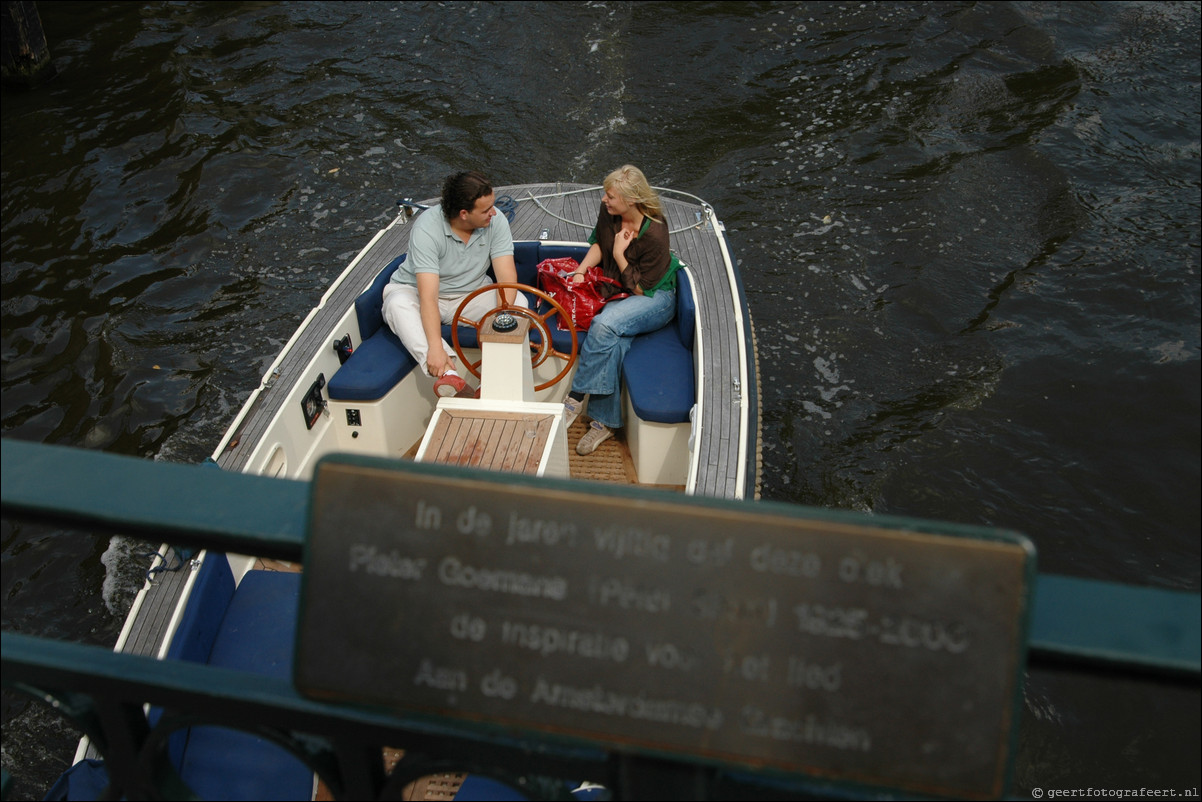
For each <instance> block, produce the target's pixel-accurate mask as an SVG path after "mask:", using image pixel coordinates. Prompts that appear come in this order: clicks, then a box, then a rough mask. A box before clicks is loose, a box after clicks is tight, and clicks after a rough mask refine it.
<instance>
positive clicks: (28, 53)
mask: <svg viewBox="0 0 1202 802" xmlns="http://www.w3.org/2000/svg"><path fill="white" fill-rule="evenodd" d="M56 74H57V71H56V70H55V68H54V62H52V61H51V60H50V48H49V47H47V46H46V34H45V33H44V32H43V31H42V19H41V17H39V16H38V9H37V5H36V4H35V3H34V2H33V0H4V3H3V10H2V13H0V79H3V81H4V83H5V84H8V85H12V86H20V87H25V88H32V87H34V86H37V85H39V84H41V83H44V82H46V81H49V80H50V79H51V78H53V77H54V76H55V75H56Z"/></svg>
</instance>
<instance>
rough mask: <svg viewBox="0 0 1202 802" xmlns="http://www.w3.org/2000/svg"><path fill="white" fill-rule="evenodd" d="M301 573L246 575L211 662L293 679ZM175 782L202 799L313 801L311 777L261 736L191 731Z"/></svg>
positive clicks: (218, 730)
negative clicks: (293, 655) (178, 776)
mask: <svg viewBox="0 0 1202 802" xmlns="http://www.w3.org/2000/svg"><path fill="white" fill-rule="evenodd" d="M299 604H300V574H294V573H286V572H275V571H250V572H248V573H247V574H246V576H245V577H243V579H242V582H241V583H240V584H239V585H238V589H237V591H236V592H235V593H234V597H233V599H232V600H231V601H230V606H229V608H228V609H227V610H226V614H225V619H224V620H223V621H222V623H221V631H220V632H219V633H218V635H217V639H216V641H215V642H214V644H213V651H212V653H211V654H210V655H209V664H210V665H215V666H221V667H223V668H232V669H237V670H241V671H247V672H251V673H255V674H263V675H266V676H269V677H277V678H281V679H287V678H288V677H290V676H291V674H292V652H293V648H294V646H295V638H296V617H297V613H298V611H299ZM180 776H181V777H182V778H183V780H184V782H186V783H187V784H188V786H189V787H190V788H191V789H192V790H193V791H195V792H196V794H197V795H198V796H199V797H200V798H201V799H264V800H266V799H310V798H311V797H312V793H313V772H312V770H311V769H309V768H308V767H307V766H306V765H305V764H304V763H302V762H301V761H300V760H299V759H298V758H297V757H295V756H294V755H293V754H292V753H290V752H288V751H287V750H286V749H284V748H282V747H280V746H277V745H276V744H274V743H272V742H271V741H269V740H267V739H266V738H260V737H258V736H255V735H252V734H250V733H246V732H240V731H235V730H228V729H224V728H220V727H207V726H197V727H192V728H191V730H190V733H189V735H188V745H187V747H186V749H185V750H184V755H183V760H182V762H181V763H180Z"/></svg>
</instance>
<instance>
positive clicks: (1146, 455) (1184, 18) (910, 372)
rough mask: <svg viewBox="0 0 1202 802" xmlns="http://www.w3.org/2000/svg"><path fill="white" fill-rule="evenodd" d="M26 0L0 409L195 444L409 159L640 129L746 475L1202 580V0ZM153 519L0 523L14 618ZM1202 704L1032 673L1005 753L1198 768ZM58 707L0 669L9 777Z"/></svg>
mask: <svg viewBox="0 0 1202 802" xmlns="http://www.w3.org/2000/svg"><path fill="white" fill-rule="evenodd" d="M39 8H40V11H41V15H42V18H43V22H44V25H45V28H46V33H47V36H48V39H49V45H50V48H51V52H52V55H53V57H54V60H55V62H56V65H57V68H58V71H59V77H58V78H57V79H56V80H55V81H54V82H52V83H50V84H48V85H46V86H44V87H42V88H40V89H37V90H36V91H32V92H14V91H11V90H8V89H6V90H5V92H4V96H3V113H2V114H3V140H2V142H3V207H2V214H3V421H2V427H3V435H4V437H6V438H17V439H23V440H33V441H41V442H49V443H58V444H66V445H72V446H79V447H83V448H89V449H100V450H105V451H111V452H117V453H122V454H130V455H136V456H139V457H145V458H148V459H157V460H164V461H171V462H198V461H200V460H203V459H204V458H205V457H206V456H208V455H209V453H210V452H211V451H212V449H213V448H214V447H215V445H216V443H217V440H218V439H219V437H220V435H221V433H222V431H223V430H224V428H225V427H226V425H227V424H228V422H229V421H230V419H231V417H232V416H233V414H234V413H235V411H236V410H237V409H238V407H239V406H240V405H241V403H242V401H243V399H244V398H245V397H246V395H247V394H248V392H249V390H250V388H251V387H252V386H253V385H254V384H255V383H256V382H257V380H258V378H259V377H260V375H261V374H262V372H263V370H264V369H265V367H266V366H267V365H268V363H269V362H270V361H271V359H272V358H273V357H274V355H275V354H276V353H277V351H278V350H279V348H280V347H281V346H282V345H283V343H284V342H285V341H286V340H287V338H288V337H289V335H290V334H291V333H292V331H293V329H294V328H295V327H296V325H297V324H298V322H299V321H300V319H301V318H302V316H303V315H304V314H305V313H306V312H307V311H308V310H309V308H310V307H312V306H313V305H314V304H315V302H316V301H317V299H318V298H319V296H320V294H321V292H322V290H323V289H324V287H325V286H326V285H327V283H328V282H329V281H330V280H332V279H333V278H334V277H335V276H336V275H337V274H338V273H339V272H340V271H341V270H342V268H343V267H344V266H345V264H346V262H347V261H348V259H349V258H350V257H351V256H352V255H353V254H354V253H355V252H356V251H357V250H358V249H359V248H360V247H362V246H363V245H364V244H365V243H366V242H367V240H368V239H369V238H370V236H371V235H372V234H373V233H374V232H375V231H376V230H378V229H379V228H381V227H382V226H383V225H384V224H385V223H386V222H387V221H388V220H389V219H390V217H391V216H392V214H393V211H394V202H395V200H396V198H397V197H400V196H403V195H413V196H417V197H428V196H431V195H434V194H436V191H437V187H438V185H439V183H440V181H441V178H442V177H443V176H444V175H445V174H447V173H449V172H451V171H455V170H459V169H464V168H479V169H483V170H485V171H486V172H487V173H489V174H490V175H491V176H492V177H493V179H494V180H495V182H496V183H498V184H505V183H521V182H534V181H548V180H556V179H562V180H567V181H584V182H596V181H599V180H600V179H601V178H602V177H603V176H604V174H605V173H607V172H608V171H609V170H610V169H612V168H613V167H616V166H618V165H620V164H622V163H624V162H633V163H635V164H638V165H640V166H641V167H642V168H643V169H644V170H645V171H646V173H647V174H648V176H649V177H650V178H651V179H652V182H653V183H655V184H658V185H662V186H673V187H677V188H680V189H683V190H687V191H689V192H692V193H694V194H697V195H700V196H702V197H704V198H706V199H707V200H709V201H710V202H712V203H713V205H714V206H715V208H716V209H717V211H718V213H719V215H720V216H721V217H722V218H723V220H724V221H725V222H726V224H727V226H728V228H729V229H730V233H731V240H732V243H733V246H734V248H735V250H736V255H737V256H738V257H739V260H740V266H741V269H742V273H743V277H744V279H745V282H746V285H747V288H748V292H749V293H750V301H751V307H752V311H753V314H754V316H755V319H756V323H757V329H758V334H759V349H760V358H761V370H762V393H763V425H764V478H765V481H764V496H765V497H767V498H770V499H774V500H779V501H784V502H790V503H796V504H801V505H811V506H816V507H825V508H839V509H850V510H858V511H863V512H871V513H879V514H885V513H888V514H891V515H906V516H915V517H920V518H929V519H937V520H942V521H952V522H958V523H965V524H978V525H985V526H995V527H1004V528H1008V529H1014V530H1018V531H1020V532H1023V533H1025V534H1026V535H1028V536H1029V537H1030V538H1031V539H1032V540H1033V542H1034V543H1035V544H1036V547H1037V549H1038V553H1039V565H1040V569H1041V570H1042V571H1047V572H1054V573H1061V574H1069V575H1074V576H1081V577H1091V578H1099V579H1106V580H1112V581H1120V582H1126V583H1131V584H1136V585H1149V586H1156V587H1162V588H1173V589H1186V590H1192V591H1197V590H1198V589H1199V564H1200V559H1199V551H1200V549H1199V539H1198V532H1199V531H1200V530H1202V515H1200V512H1199V509H1200V502H1199V487H1200V476H1199V463H1200V458H1199V455H1200V433H1199V419H1200V416H1199V386H1200V378H1202V377H1200V375H1199V365H1200V358H1199V357H1200V354H1199V349H1200V345H1199V339H1200V337H1199V320H1200V308H1199V306H1200V304H1199V295H1200V281H1199V251H1200V247H1199V217H1200V211H1202V210H1200V207H1202V201H1200V173H1202V170H1200V153H1199V137H1200V126H1199V117H1200V113H1199V104H1200V97H1199V94H1200V93H1199V75H1200V73H1202V68H1200V66H1199V39H1200V34H1202V30H1200V24H1199V19H1200V6H1199V3H1197V2H1189V3H1164V4H1162V3H1127V2H1114V3H1085V2H1073V3H961V2H953V3H904V4H894V3H883V4H878V3H863V2H850V3H838V2H832V3H703V2H694V3H638V4H628V3H609V2H604V3H603V2H593V3H567V2H559V3H408V2H404V3H403V2H382V3H355V2H337V3H334V2H330V3H326V2H315V3H198V2H177V3H105V2H91V3H86V4H85V3H41V4H39ZM19 469H20V466H14V465H7V464H6V465H4V466H3V470H5V471H10V470H19ZM142 548H143V545H142V544H138V543H130V542H123V541H121V540H120V539H117V540H114V541H112V542H104V543H99V544H92V543H89V542H87V541H85V540H84V539H81V538H70V537H65V536H61V535H56V534H55V533H47V532H44V531H41V530H35V529H33V528H32V527H28V526H23V525H21V524H19V523H14V522H8V521H6V522H5V523H4V526H3V593H4V595H3V626H4V628H5V629H6V630H18V631H24V632H38V633H46V634H50V635H53V636H55V637H63V638H71V639H79V640H85V641H89V642H96V643H106V644H111V643H112V642H113V641H114V640H115V638H116V635H117V632H118V630H119V627H120V622H121V618H122V616H123V614H124V611H125V607H126V606H127V605H128V603H129V601H130V599H131V598H132V594H133V592H134V591H135V590H136V588H137V586H138V584H139V582H140V578H141V571H142V567H143V566H142V560H141V558H140V557H138V556H137V555H138V552H140V551H141V550H142ZM1198 706H1199V702H1198V695H1197V692H1196V689H1194V690H1193V691H1192V692H1189V691H1187V692H1178V691H1167V690H1164V689H1157V688H1149V687H1147V686H1146V685H1144V684H1140V683H1126V684H1117V685H1116V684H1115V683H1112V682H1109V681H1104V680H1089V681H1078V680H1071V681H1070V680H1069V679H1066V678H1065V677H1063V676H1061V675H1058V674H1056V673H1054V672H1044V673H1038V674H1037V673H1033V674H1032V676H1031V677H1030V680H1029V683H1028V687H1027V690H1026V694H1025V700H1024V713H1023V720H1022V723H1021V728H1020V737H1019V746H1018V755H1017V769H1016V782H1015V786H1016V787H1015V792H1016V794H1018V795H1021V796H1027V795H1029V794H1031V792H1032V791H1033V789H1036V788H1055V787H1068V786H1083V787H1090V786H1092V787H1095V788H1132V787H1133V788H1140V787H1149V788H1152V787H1155V788H1160V787H1164V788H1180V789H1185V788H1189V787H1192V788H1197V787H1198V776H1199V769H1198V762H1197V754H1198V742H1199V732H1198ZM74 737H75V736H74V735H73V734H72V733H70V732H69V731H67V730H65V729H64V728H63V727H62V725H60V724H59V723H58V722H57V720H55V719H53V718H52V717H49V716H46V715H44V714H42V713H41V712H40V711H39V710H37V709H35V708H33V707H31V706H29V705H27V704H26V703H25V702H24V701H23V700H18V699H16V698H13V697H10V696H8V695H6V696H5V702H4V742H3V760H4V768H5V769H6V770H7V771H9V772H11V773H12V774H13V775H14V776H15V777H16V782H17V785H16V786H15V790H14V796H15V797H16V798H26V797H37V796H40V794H41V793H42V791H43V790H44V789H45V787H46V786H47V785H48V784H49V780H50V778H52V777H53V776H55V775H56V774H57V773H58V772H59V771H60V770H61V769H62V768H64V767H65V764H66V761H67V760H68V759H69V756H70V749H71V746H72V743H73V740H74ZM64 744H65V746H64Z"/></svg>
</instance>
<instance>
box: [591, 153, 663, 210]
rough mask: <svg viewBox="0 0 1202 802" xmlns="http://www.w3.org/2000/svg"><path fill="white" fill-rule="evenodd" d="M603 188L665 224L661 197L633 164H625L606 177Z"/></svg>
mask: <svg viewBox="0 0 1202 802" xmlns="http://www.w3.org/2000/svg"><path fill="white" fill-rule="evenodd" d="M602 186H604V187H605V189H606V190H609V191H612V192H616V193H618V194H619V195H621V196H622V197H623V198H625V199H626V200H627V201H629V202H630V203H633V204H634V206H635V208H636V209H638V210H639V211H640V212H642V213H643V214H644V215H645V216H647V217H650V218H651V219H652V220H655V221H657V222H660V223H662V222H664V208H663V206H662V205H661V204H660V202H659V195H658V194H656V192H655V190H654V189H652V188H651V185H650V184H648V183H647V176H645V175H643V171H642V170H640V169H639V168H637V167H635V166H634V165H633V164H624V165H622V166H621V167H619V168H618V169H616V170H614V171H613V172H612V173H610V174H609V175H607V176H605V181H603V182H602Z"/></svg>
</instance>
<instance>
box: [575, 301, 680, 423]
mask: <svg viewBox="0 0 1202 802" xmlns="http://www.w3.org/2000/svg"><path fill="white" fill-rule="evenodd" d="M675 315H676V290H675V289H671V290H663V289H661V290H656V292H655V295H653V296H651V297H650V298H648V297H647V296H646V295H632V296H630V297H629V298H623V299H622V300H620V301H614V302H613V303H608V304H606V305H605V306H603V307H601V311H600V312H599V313H598V314H597V316H596V317H595V318H593V322H592V325H591V326H589V330H588V336H587V337H585V339H584V345H582V346H581V347H580V361H579V362H578V363H577V364H576V375H575V376H574V377H573V378H572V390H573V391H575V392H577V393H588V396H589V399H588V414H589V417H591V418H592V419H593V420H595V421H600V422H601V423H604V424H605V425H606V426H608V427H609V428H611V429H617V428H619V427H620V426H621V425H622V386H621V377H622V360H623V359H625V358H626V352H627V351H629V350H630V344H631V343H632V342H634V338H635V335H638V334H644V333H646V332H648V331H655V330H656V329H659V328H663V327H664V326H666V325H668V323H669V322H670V321H671V320H672V318H673V317H674V316H675Z"/></svg>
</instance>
